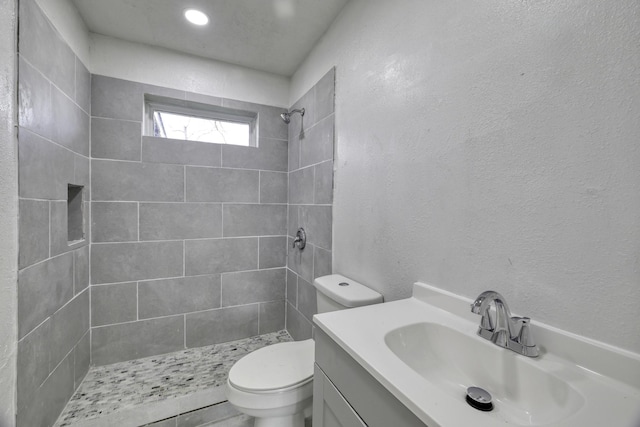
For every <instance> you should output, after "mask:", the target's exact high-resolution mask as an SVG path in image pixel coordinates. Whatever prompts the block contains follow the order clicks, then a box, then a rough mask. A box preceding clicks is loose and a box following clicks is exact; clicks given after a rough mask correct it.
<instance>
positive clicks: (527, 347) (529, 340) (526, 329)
mask: <svg viewBox="0 0 640 427" xmlns="http://www.w3.org/2000/svg"><path fill="white" fill-rule="evenodd" d="M512 319H513V321H514V323H515V324H516V325H517V326H519V328H520V330H519V332H518V335H517V336H516V337H515V341H516V342H517V343H518V344H520V345H521V346H522V350H521V352H522V354H524V355H525V356H529V357H537V356H538V354H539V350H538V346H537V345H536V342H535V340H534V339H533V332H531V319H530V318H528V317H514V318H512Z"/></svg>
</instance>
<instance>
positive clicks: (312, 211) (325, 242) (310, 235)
mask: <svg viewBox="0 0 640 427" xmlns="http://www.w3.org/2000/svg"><path fill="white" fill-rule="evenodd" d="M331 218H332V208H331V206H301V207H300V226H301V227H303V228H304V229H305V231H306V232H307V242H308V243H312V244H314V245H316V246H320V247H321V248H324V249H331V240H332V237H331Z"/></svg>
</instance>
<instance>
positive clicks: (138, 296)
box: [136, 282, 140, 320]
mask: <svg viewBox="0 0 640 427" xmlns="http://www.w3.org/2000/svg"><path fill="white" fill-rule="evenodd" d="M136 320H140V282H136Z"/></svg>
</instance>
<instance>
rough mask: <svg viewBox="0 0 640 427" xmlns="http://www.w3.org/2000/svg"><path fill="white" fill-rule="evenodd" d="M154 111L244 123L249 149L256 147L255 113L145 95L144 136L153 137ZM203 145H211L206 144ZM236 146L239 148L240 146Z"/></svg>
mask: <svg viewBox="0 0 640 427" xmlns="http://www.w3.org/2000/svg"><path fill="white" fill-rule="evenodd" d="M156 111H159V112H163V113H173V114H179V115H183V116H192V117H198V118H202V119H212V120H219V121H223V122H231V123H246V124H248V125H249V147H257V146H258V113H257V112H254V111H243V110H234V109H231V108H225V107H221V106H218V105H209V104H201V103H199V102H192V101H185V100H182V99H172V98H164V97H159V96H154V95H145V115H144V129H143V131H144V135H145V136H151V137H155V135H154V132H153V116H154V114H155V112H156ZM156 138H158V137H156ZM163 139H164V138H163ZM194 142H197V141H194ZM205 144H211V143H209V142H206V143H205ZM228 145H235V144H228ZM238 146H239V147H241V145H238Z"/></svg>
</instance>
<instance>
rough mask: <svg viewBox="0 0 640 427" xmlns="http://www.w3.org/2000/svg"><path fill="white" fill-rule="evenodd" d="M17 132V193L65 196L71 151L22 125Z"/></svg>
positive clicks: (69, 180) (70, 179)
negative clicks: (18, 134)
mask: <svg viewBox="0 0 640 427" xmlns="http://www.w3.org/2000/svg"><path fill="white" fill-rule="evenodd" d="M19 132H20V137H19V138H20V142H19V144H18V156H19V159H20V167H19V171H18V175H19V192H20V197H24V198H31V199H46V200H66V199H67V186H68V185H69V184H70V183H73V181H74V154H73V153H72V152H71V151H69V150H66V149H64V148H62V147H59V146H57V145H55V144H52V143H50V142H48V141H46V140H44V139H42V138H41V137H39V136H38V135H36V134H34V133H31V132H29V131H27V130H24V129H23V128H20V131H19Z"/></svg>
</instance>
